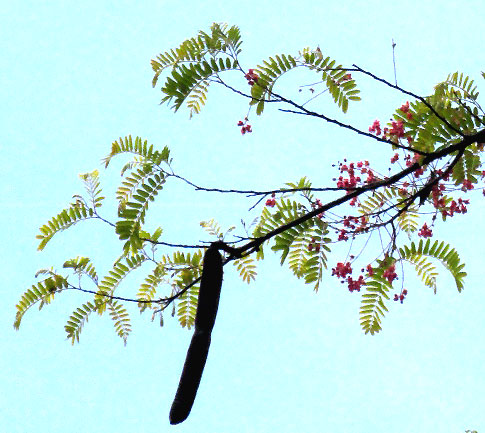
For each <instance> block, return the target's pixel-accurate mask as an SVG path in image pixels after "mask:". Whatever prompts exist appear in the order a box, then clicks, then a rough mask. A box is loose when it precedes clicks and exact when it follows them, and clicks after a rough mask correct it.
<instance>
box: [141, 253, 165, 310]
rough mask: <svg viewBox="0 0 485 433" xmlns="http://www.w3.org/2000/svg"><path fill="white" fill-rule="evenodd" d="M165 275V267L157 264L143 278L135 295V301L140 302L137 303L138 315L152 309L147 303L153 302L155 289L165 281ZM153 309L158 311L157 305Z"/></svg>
mask: <svg viewBox="0 0 485 433" xmlns="http://www.w3.org/2000/svg"><path fill="white" fill-rule="evenodd" d="M165 275H166V271H165V267H164V266H163V265H162V264H160V263H158V264H157V265H156V266H155V268H154V269H153V271H152V272H151V273H150V274H149V275H147V276H146V277H145V281H144V282H143V283H142V284H141V285H140V289H139V290H138V294H137V295H136V297H137V299H138V300H140V301H142V302H139V303H138V308H139V309H140V313H143V312H144V311H145V310H146V309H147V308H149V307H150V308H151V307H152V304H151V303H149V302H150V301H152V300H154V299H155V297H156V296H157V288H158V286H159V285H160V284H161V283H162V282H164V281H165V280H164V277H165ZM154 307H155V308H157V309H158V308H159V305H158V304H156V305H154Z"/></svg>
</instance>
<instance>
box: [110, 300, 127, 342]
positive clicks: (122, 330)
mask: <svg viewBox="0 0 485 433" xmlns="http://www.w3.org/2000/svg"><path fill="white" fill-rule="evenodd" d="M107 305H108V310H109V315H110V316H111V320H113V325H114V328H115V331H116V333H117V334H118V336H119V337H120V338H122V339H123V342H124V344H125V346H126V341H127V339H128V335H129V334H130V332H131V322H130V316H129V315H128V311H126V308H125V307H124V305H123V304H122V303H121V302H119V301H117V300H111V301H110V302H108V304H107Z"/></svg>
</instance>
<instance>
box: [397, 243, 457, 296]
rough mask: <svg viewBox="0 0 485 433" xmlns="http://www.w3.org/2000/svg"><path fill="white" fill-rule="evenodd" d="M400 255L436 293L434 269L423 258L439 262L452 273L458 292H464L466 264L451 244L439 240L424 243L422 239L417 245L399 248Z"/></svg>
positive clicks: (412, 244)
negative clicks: (464, 269) (426, 257)
mask: <svg viewBox="0 0 485 433" xmlns="http://www.w3.org/2000/svg"><path fill="white" fill-rule="evenodd" d="M399 254H400V256H401V258H402V259H403V260H407V261H409V262H410V263H412V264H413V265H414V266H415V268H416V272H417V273H418V275H419V276H420V277H421V278H422V279H423V281H424V283H425V284H426V285H427V286H428V287H431V288H432V289H433V290H434V291H436V281H435V280H436V274H435V272H434V267H433V266H432V265H431V264H430V263H429V262H427V261H426V260H425V259H424V257H423V256H428V257H431V258H434V259H436V260H439V261H440V262H441V263H442V264H443V266H444V267H445V268H446V269H448V271H450V273H451V275H452V276H453V278H454V280H455V284H456V288H457V289H458V291H459V292H461V291H462V290H463V287H464V285H463V280H464V278H465V277H466V272H464V271H463V268H464V267H465V264H464V263H461V261H460V257H459V255H458V253H457V251H456V250H455V249H454V248H452V247H451V246H450V245H449V244H447V243H445V242H443V241H441V242H440V241H438V240H435V241H434V242H433V243H431V239H427V240H426V242H424V241H423V240H422V239H421V240H420V241H419V243H418V244H417V245H416V243H414V242H411V244H410V245H409V246H408V245H405V246H404V247H403V248H399Z"/></svg>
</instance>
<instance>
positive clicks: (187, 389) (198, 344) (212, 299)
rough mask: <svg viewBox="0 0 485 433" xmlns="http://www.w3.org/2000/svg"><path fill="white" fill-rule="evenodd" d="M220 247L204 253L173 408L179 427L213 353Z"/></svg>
mask: <svg viewBox="0 0 485 433" xmlns="http://www.w3.org/2000/svg"><path fill="white" fill-rule="evenodd" d="M218 244H219V243H218V242H215V243H213V244H211V246H210V247H209V248H208V249H207V251H206V252H205V254H204V267H203V269H202V279H201V282H200V289H199V300H198V304H197V313H196V316H195V331H194V335H193V336H192V340H191V342H190V346H189V350H188V351H187V357H186V358H185V363H184V369H183V371H182V376H181V377H180V382H179V386H178V388H177V393H176V394H175V398H174V400H173V403H172V408H171V409H170V417H169V418H170V424H179V423H181V422H182V421H185V420H186V419H187V417H188V416H189V413H190V410H191V409H192V405H193V404H194V400H195V395H196V394H197V389H198V388H199V383H200V379H201V377H202V372H203V371H204V366H205V362H206V360H207V354H208V353H209V346H210V342H211V332H212V328H213V327H214V323H215V321H216V315H217V308H218V307H219V297H220V294H221V287H222V275H223V270H222V256H221V254H220V253H219V250H218V247H219V245H218Z"/></svg>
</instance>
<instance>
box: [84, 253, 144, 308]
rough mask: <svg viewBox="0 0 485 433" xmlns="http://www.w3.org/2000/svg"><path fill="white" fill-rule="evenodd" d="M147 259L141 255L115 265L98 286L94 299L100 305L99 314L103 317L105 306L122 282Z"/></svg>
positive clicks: (127, 258)
mask: <svg viewBox="0 0 485 433" xmlns="http://www.w3.org/2000/svg"><path fill="white" fill-rule="evenodd" d="M145 260H147V257H145V256H144V255H141V254H136V255H133V256H128V257H124V259H123V260H120V261H117V262H115V263H114V265H113V268H112V269H111V270H110V271H109V272H108V274H107V275H106V276H105V277H104V278H103V279H102V280H101V282H100V283H99V284H98V290H97V293H96V295H95V296H94V299H95V301H96V304H97V305H98V308H97V312H98V313H99V314H100V315H101V314H103V312H104V311H105V308H104V306H105V305H106V304H108V303H109V299H110V298H109V297H110V296H112V295H113V293H114V291H115V290H116V289H117V288H118V286H119V285H120V283H121V281H122V280H123V279H124V278H126V276H127V275H128V274H129V273H130V272H132V271H133V270H135V269H137V268H139V267H140V266H141V265H142V263H143V262H144V261H145Z"/></svg>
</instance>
